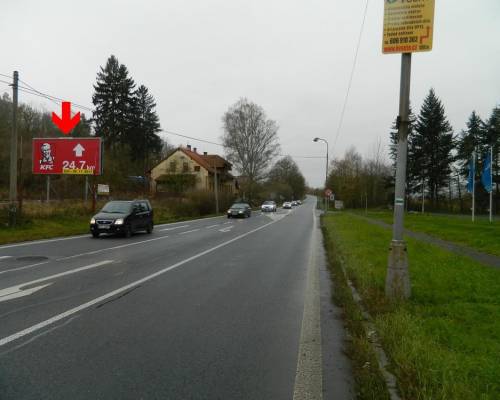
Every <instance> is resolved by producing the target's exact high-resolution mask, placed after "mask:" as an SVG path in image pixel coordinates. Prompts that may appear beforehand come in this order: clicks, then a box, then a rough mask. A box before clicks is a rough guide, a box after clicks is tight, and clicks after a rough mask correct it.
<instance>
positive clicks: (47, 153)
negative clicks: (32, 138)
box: [40, 143, 54, 164]
mask: <svg viewBox="0 0 500 400" xmlns="http://www.w3.org/2000/svg"><path fill="white" fill-rule="evenodd" d="M40 150H41V151H42V159H41V160H40V164H52V163H53V162H54V156H53V155H52V149H51V147H50V144H48V143H44V144H42V145H41V146H40Z"/></svg>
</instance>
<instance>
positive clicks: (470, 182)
mask: <svg viewBox="0 0 500 400" xmlns="http://www.w3.org/2000/svg"><path fill="white" fill-rule="evenodd" d="M475 175H476V166H475V165H474V159H472V160H470V161H469V177H468V178H467V191H468V192H469V193H472V191H473V190H474V177H475Z"/></svg>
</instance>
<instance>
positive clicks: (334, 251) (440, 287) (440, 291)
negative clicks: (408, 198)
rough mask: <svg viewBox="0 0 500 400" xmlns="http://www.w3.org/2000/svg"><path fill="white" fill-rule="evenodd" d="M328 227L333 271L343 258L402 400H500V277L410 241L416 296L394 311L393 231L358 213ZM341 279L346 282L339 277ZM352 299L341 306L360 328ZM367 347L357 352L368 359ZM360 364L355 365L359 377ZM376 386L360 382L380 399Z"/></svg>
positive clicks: (332, 219) (336, 218)
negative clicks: (388, 280)
mask: <svg viewBox="0 0 500 400" xmlns="http://www.w3.org/2000/svg"><path fill="white" fill-rule="evenodd" d="M323 223H324V231H325V245H326V246H327V250H328V252H329V258H330V261H331V262H332V266H333V267H332V268H333V269H334V270H335V269H338V267H335V263H336V262H338V261H335V260H336V259H338V258H339V257H341V258H342V260H343V263H344V267H345V269H346V271H347V274H348V276H349V278H350V279H351V281H352V282H353V283H354V285H355V286H356V288H357V290H358V292H359V293H360V295H361V296H362V298H363V304H364V306H365V307H366V308H367V309H368V311H369V312H370V314H371V315H372V317H373V318H374V323H375V326H376V327H377V331H378V333H379V336H380V338H381V340H382V343H383V345H384V348H385V350H386V352H387V354H388V356H389V357H390V359H391V361H392V365H391V372H393V373H394V375H395V376H396V377H397V379H398V383H399V389H400V394H401V396H402V397H403V398H404V399H412V400H413V399H471V400H472V399H474V400H476V399H482V400H488V399H498V398H499V395H500V369H499V368H498V360H500V320H499V319H498V315H500V274H499V273H498V271H496V270H493V269H491V268H488V267H484V266H482V265H481V264H479V263H476V262H474V261H471V260H470V259H468V258H466V257H463V256H459V255H455V254H453V253H450V252H447V251H445V250H442V249H440V248H438V247H436V246H433V245H429V244H426V243H422V242H418V241H416V240H409V241H408V254H409V259H410V276H411V280H412V297H411V299H410V300H409V301H407V302H405V303H402V304H391V303H389V302H387V301H386V300H385V297H384V281H385V273H386V265H387V256H388V253H387V248H388V245H389V242H390V240H391V237H390V231H389V230H387V229H384V228H380V227H378V226H374V225H372V224H369V223H368V222H366V221H364V220H363V219H362V218H359V217H357V216H355V215H352V214H336V215H329V216H327V217H326V218H324V222H323ZM335 278H336V281H337V282H339V281H341V278H340V277H339V275H338V273H337V272H336V273H335ZM337 284H338V283H337ZM346 296H347V294H346V293H344V294H343V295H341V298H340V299H339V301H340V302H341V303H342V305H343V307H344V308H345V309H346V316H347V320H348V324H355V323H356V318H358V317H359V315H358V316H357V314H356V310H354V311H352V310H350V308H352V307H353V306H352V305H351V304H350V303H349V299H346V298H345V297H346ZM348 326H349V325H348ZM350 329H352V330H353V332H356V329H355V328H350ZM353 336H356V334H354V335H353ZM353 343H355V342H354V340H353ZM365 344H366V341H364V340H363V339H362V338H360V339H359V344H357V346H358V347H359V349H354V351H355V352H357V354H361V355H363V352H364V350H363V346H364V345H365ZM355 356H356V354H355ZM364 357H366V358H367V357H368V355H364ZM362 359H363V358H362ZM362 359H361V361H362ZM361 361H360V362H357V361H356V360H354V362H355V363H357V367H356V372H357V373H359V366H360V364H361ZM368 361H369V360H368ZM368 372H372V371H370V370H368V371H367V373H368ZM370 379H371V378H370V377H363V376H361V377H358V378H357V380H359V383H360V384H361V385H362V387H361V389H360V393H361V394H363V391H366V392H367V393H368V396H369V395H370V393H371V392H373V390H374V389H372V386H370ZM373 379H375V377H374V378H373ZM362 398H369V397H366V396H365V397H362ZM371 398H377V397H371Z"/></svg>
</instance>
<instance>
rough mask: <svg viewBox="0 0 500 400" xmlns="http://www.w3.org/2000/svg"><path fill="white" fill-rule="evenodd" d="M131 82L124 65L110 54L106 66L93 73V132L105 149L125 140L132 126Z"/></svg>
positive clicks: (114, 146) (115, 146) (114, 147)
mask: <svg viewBox="0 0 500 400" xmlns="http://www.w3.org/2000/svg"><path fill="white" fill-rule="evenodd" d="M134 87H135V83H134V81H133V79H132V78H130V77H129V76H128V70H127V67H125V65H123V64H120V63H119V62H118V59H117V58H116V57H115V56H114V55H112V56H110V57H109V58H108V61H107V62H106V66H105V67H104V68H103V67H101V71H100V72H98V73H97V82H96V84H95V85H94V90H95V92H94V95H93V96H92V102H93V103H94V106H95V111H94V112H93V121H94V124H95V134H96V136H101V137H102V138H103V140H104V145H105V147H106V148H108V149H116V148H117V147H118V146H119V145H120V144H123V143H124V142H126V138H127V136H128V134H129V131H130V129H131V128H132V120H133V117H132V113H133V108H134V105H133V103H134V101H133V90H134Z"/></svg>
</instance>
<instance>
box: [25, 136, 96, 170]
mask: <svg viewBox="0 0 500 400" xmlns="http://www.w3.org/2000/svg"><path fill="white" fill-rule="evenodd" d="M33 173H34V174H44V175H47V174H52V175H59V174H70V175H101V173H102V145H101V139H100V138H35V139H33Z"/></svg>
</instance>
